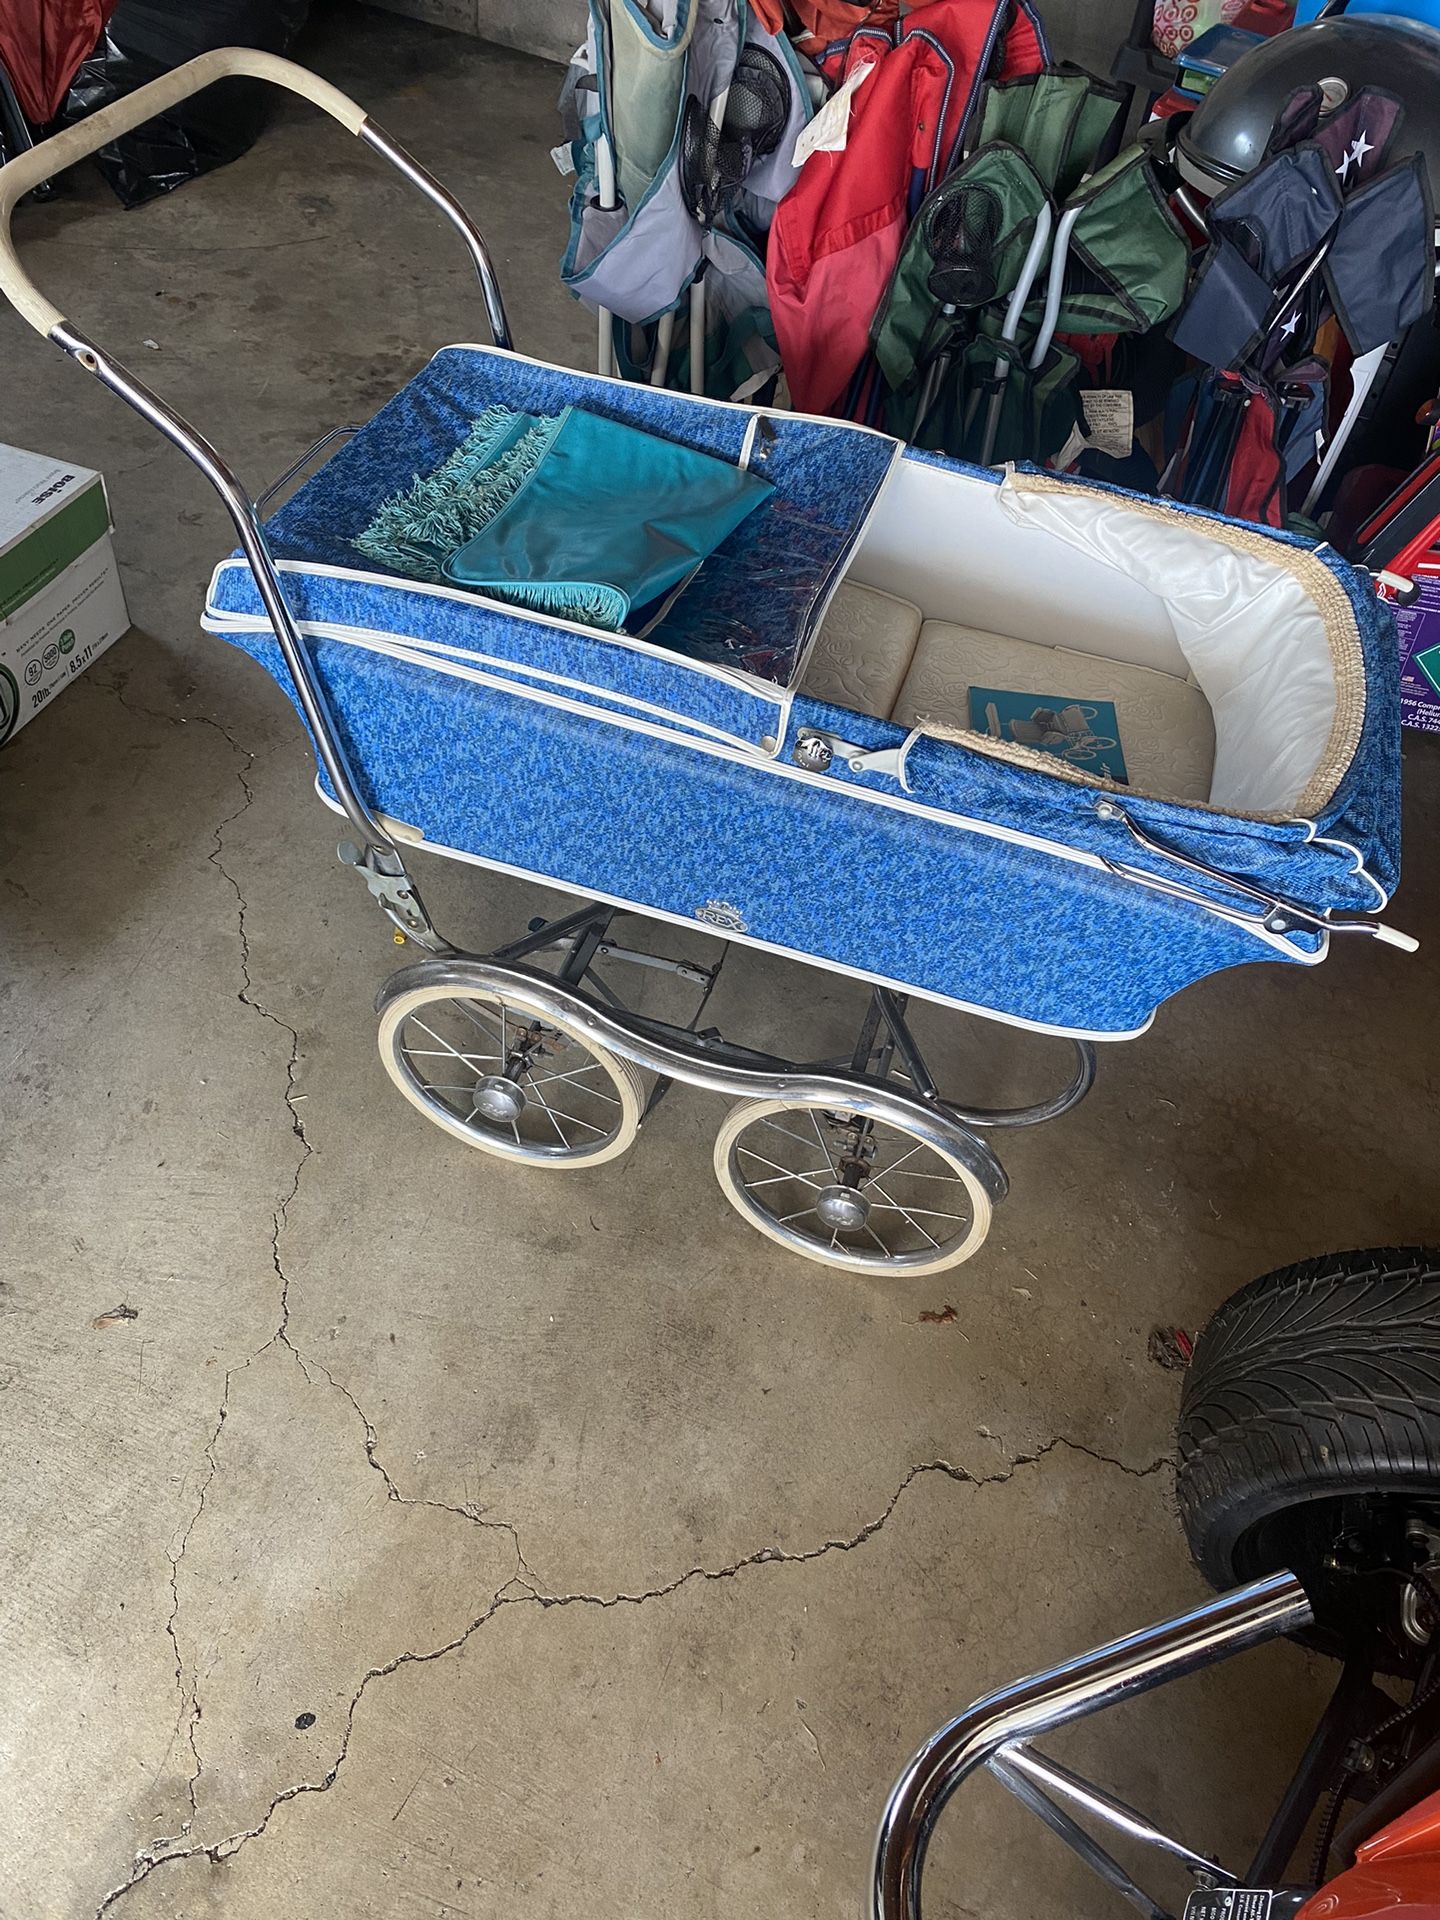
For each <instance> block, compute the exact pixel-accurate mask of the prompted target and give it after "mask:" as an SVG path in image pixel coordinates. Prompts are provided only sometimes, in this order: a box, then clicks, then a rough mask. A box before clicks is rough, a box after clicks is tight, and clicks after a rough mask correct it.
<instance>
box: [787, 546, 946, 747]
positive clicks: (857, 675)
mask: <svg viewBox="0 0 1440 1920" xmlns="http://www.w3.org/2000/svg"><path fill="white" fill-rule="evenodd" d="M920 620H921V614H920V609H919V607H917V606H916V605H915V604H914V602H913V601H910V600H899V599H897V598H896V597H895V595H894V594H893V593H877V592H876V591H875V589H874V588H873V587H858V586H854V585H852V584H851V583H850V582H849V581H848V580H847V581H846V582H845V583H844V584H843V585H842V586H841V587H840V588H839V589H838V590H837V592H836V594H835V598H834V599H833V600H832V601H831V603H830V611H829V612H828V613H827V614H826V616H825V624H824V626H823V627H822V628H821V629H820V634H819V637H818V638H817V639H816V642H815V644H814V646H813V647H812V648H811V650H810V655H809V658H808V659H807V660H806V662H805V671H804V674H803V675H802V677H801V681H800V686H801V691H802V692H804V693H808V694H809V695H810V696H811V698H812V699H814V700H825V701H828V702H829V704H830V705H831V706H834V707H850V708H852V709H853V710H854V711H855V712H856V713H869V714H873V715H874V717H875V718H876V719H877V720H886V719H888V718H889V717H890V709H891V708H892V707H893V706H894V705H895V702H896V700H898V699H899V697H900V689H901V687H903V686H904V684H905V676H906V674H907V673H908V672H909V671H910V660H911V657H912V655H913V654H914V652H915V642H916V641H917V640H918V639H919V637H920Z"/></svg>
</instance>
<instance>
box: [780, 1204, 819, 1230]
mask: <svg viewBox="0 0 1440 1920" xmlns="http://www.w3.org/2000/svg"><path fill="white" fill-rule="evenodd" d="M814 1212H815V1209H814V1207H801V1209H800V1211H799V1212H798V1213H782V1214H781V1215H780V1219H779V1224H780V1225H781V1226H782V1227H788V1226H789V1224H790V1222H791V1221H792V1220H803V1219H804V1218H805V1216H806V1214H807V1213H814Z"/></svg>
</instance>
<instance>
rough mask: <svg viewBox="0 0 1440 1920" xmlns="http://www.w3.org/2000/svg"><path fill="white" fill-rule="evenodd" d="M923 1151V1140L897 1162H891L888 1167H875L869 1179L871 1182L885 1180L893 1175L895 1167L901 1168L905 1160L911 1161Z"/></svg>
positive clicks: (916, 1143) (903, 1154)
mask: <svg viewBox="0 0 1440 1920" xmlns="http://www.w3.org/2000/svg"><path fill="white" fill-rule="evenodd" d="M924 1151H925V1142H924V1141H923V1140H917V1141H916V1142H915V1145H914V1146H913V1147H911V1149H910V1151H909V1152H908V1153H902V1154H901V1156H900V1158H899V1159H898V1160H892V1161H891V1162H890V1164H889V1166H888V1167H877V1168H876V1169H875V1171H874V1173H872V1174H871V1176H870V1178H871V1179H872V1180H886V1179H888V1178H889V1176H890V1175H891V1174H892V1173H894V1171H895V1170H896V1168H897V1167H903V1166H904V1164H905V1162H906V1161H907V1160H913V1159H914V1158H915V1156H916V1154H917V1153H923V1152H924Z"/></svg>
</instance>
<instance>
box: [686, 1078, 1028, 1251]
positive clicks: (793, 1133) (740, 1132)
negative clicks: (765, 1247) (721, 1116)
mask: <svg viewBox="0 0 1440 1920" xmlns="http://www.w3.org/2000/svg"><path fill="white" fill-rule="evenodd" d="M840 1119H845V1120H848V1121H850V1122H851V1125H850V1126H839V1127H837V1126H836V1125H834V1124H833V1123H834V1122H836V1121H838V1120H840ZM854 1121H855V1116H851V1115H844V1114H843V1111H842V1110H837V1108H836V1107H835V1105H834V1104H833V1103H829V1104H827V1103H825V1102H823V1101H818V1100H816V1101H803V1102H796V1101H789V1100H742V1101H741V1102H740V1103H739V1104H738V1105H737V1106H735V1107H732V1108H731V1110H730V1112H729V1114H728V1115H727V1116H726V1119H725V1124H724V1125H723V1126H722V1127H721V1129H720V1133H719V1136H718V1138H717V1139H716V1142H715V1174H716V1178H717V1179H718V1180H719V1182H720V1186H721V1189H722V1191H723V1192H724V1194H725V1196H726V1198H727V1199H728V1200H729V1202H730V1204H731V1205H732V1206H733V1207H734V1208H735V1210H736V1211H737V1212H738V1213H739V1214H741V1215H742V1217H743V1218H744V1219H745V1220H747V1221H748V1222H749V1223H750V1225H751V1226H753V1227H755V1228H756V1229H757V1230H758V1231H759V1232H760V1233H763V1234H764V1235H765V1236H766V1238H767V1239H770V1240H774V1241H776V1242H777V1243H778V1244H779V1245H780V1246H783V1247H787V1248H788V1249H789V1250H790V1252H792V1253H798V1254H800V1255H801V1256H802V1257H803V1258H805V1259H807V1260H816V1261H819V1262H820V1263H821V1264H822V1265H824V1266H833V1267H841V1268H844V1269H845V1270H846V1271H848V1272H851V1273H872V1274H879V1275H881V1276H884V1277H887V1278H892V1279H894V1278H899V1277H901V1276H902V1275H923V1274H927V1273H940V1272H943V1271H944V1270H945V1269H946V1268H948V1267H955V1266H959V1264H960V1263H961V1261H963V1260H968V1259H969V1258H970V1256H971V1254H973V1253H974V1252H975V1250H976V1249H977V1248H978V1247H979V1246H980V1245H981V1243H982V1242H983V1241H984V1239H985V1236H986V1235H987V1234H988V1233H989V1231H990V1217H991V1211H992V1203H991V1198H990V1193H989V1191H988V1189H987V1188H986V1187H985V1185H984V1184H983V1183H982V1182H981V1180H980V1179H979V1178H978V1177H977V1176H976V1174H975V1172H974V1171H973V1169H972V1168H970V1167H969V1166H967V1165H966V1163H965V1161H964V1159H963V1158H962V1157H961V1155H960V1154H959V1152H958V1151H955V1150H952V1149H951V1148H949V1147H947V1146H946V1145H944V1144H943V1141H942V1140H941V1138H939V1137H938V1130H937V1129H934V1128H932V1129H931V1130H930V1134H929V1137H926V1138H922V1137H921V1136H920V1135H919V1134H918V1133H911V1132H910V1131H909V1130H908V1129H907V1128H905V1127H904V1126H902V1125H901V1124H900V1123H899V1122H898V1121H894V1120H888V1119H886V1120H872V1121H871V1122H870V1125H869V1129H868V1131H867V1132H866V1134H865V1136H864V1137H865V1139H866V1140H868V1141H869V1142H871V1143H872V1145H873V1149H874V1157H873V1158H871V1159H869V1160H868V1161H867V1162H866V1163H865V1164H866V1165H867V1166H868V1175H867V1177H865V1178H862V1179H861V1180H859V1181H858V1182H857V1183H856V1185H857V1187H858V1190H859V1191H860V1192H861V1193H863V1194H864V1195H865V1197H866V1199H867V1200H868V1203H869V1205H868V1217H867V1221H866V1224H865V1226H863V1227H861V1228H858V1229H845V1228H831V1227H829V1226H826V1225H823V1224H822V1222H821V1221H820V1219H819V1217H818V1215H817V1214H816V1212H815V1206H814V1202H815V1200H816V1198H817V1197H819V1196H820V1195H821V1194H822V1193H824V1192H825V1191H826V1190H832V1191H833V1190H834V1189H836V1188H837V1187H838V1186H839V1185H840V1184H842V1183H843V1182H844V1178H845V1175H846V1173H847V1170H848V1168H847V1165H846V1162H845V1159H844V1155H843V1154H842V1153H840V1152H837V1150H836V1148H837V1144H838V1143H839V1142H840V1140H841V1139H842V1138H843V1139H844V1140H845V1141H847V1142H848V1141H849V1140H850V1139H851V1137H852V1130H853V1128H854ZM746 1136H750V1137H749V1138H747V1137H746ZM892 1149H893V1150H892ZM797 1150H799V1151H797ZM847 1150H848V1148H847ZM862 1152H863V1149H862ZM807 1153H808V1155H809V1157H810V1164H809V1165H808V1166H803V1167H801V1166H798V1164H797V1162H798V1161H800V1160H803V1159H804V1158H805V1157H806V1154H807ZM882 1155H883V1156H884V1157H883V1158H882V1157H881V1156H882ZM922 1181H923V1182H926V1183H930V1184H928V1185H927V1187H925V1188H923V1189H921V1192H920V1193H919V1195H917V1193H916V1188H917V1186H918V1185H919V1183H920V1182H922ZM937 1182H945V1183H948V1184H946V1185H937V1184H934V1183H937ZM962 1196H963V1198H962ZM927 1243H928V1244H927Z"/></svg>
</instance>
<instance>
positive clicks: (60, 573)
mask: <svg viewBox="0 0 1440 1920" xmlns="http://www.w3.org/2000/svg"><path fill="white" fill-rule="evenodd" d="M129 625H130V616H129V614H128V613H127V612H126V610H125V595H124V593H123V591H122V590H121V586H120V575H119V572H118V570H117V568H116V565H115V552H114V549H113V547H112V546H111V544H110V508H109V504H108V503H107V501H106V498H105V483H104V481H103V480H102V479H101V478H100V475H99V474H98V473H92V472H91V471H90V469H89V468H88V467H76V466H71V465H69V464H68V463H67V462H65V461H63V460H52V459H50V458H49V457H48V456H47V455H45V454H40V453H25V452H23V451H22V450H21V449H20V448H19V447H6V446H0V745H3V744H4V743H5V741H6V740H8V739H9V738H10V737H11V735H12V734H16V733H18V732H19V731H20V729H21V727H23V726H24V724H25V722H26V721H27V720H32V719H34V717H35V715H36V714H37V713H38V712H39V711H40V709H41V708H42V707H43V706H46V705H47V704H48V703H49V702H50V701H51V700H53V699H54V697H55V695H56V694H57V693H58V692H59V691H60V689H61V688H62V687H63V686H65V685H66V684H67V683H68V682H69V681H71V680H73V679H74V678H75V676H76V674H77V673H83V672H84V670H85V668H86V667H88V666H89V664H90V662H91V661H92V660H94V659H96V658H98V656H99V655H100V654H102V653H103V652H104V651H105V649H106V648H107V647H108V646H110V645H111V643H112V642H113V641H116V640H118V639H119V638H120V636H121V634H122V633H124V632H125V631H126V630H127V628H128V627H129Z"/></svg>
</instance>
